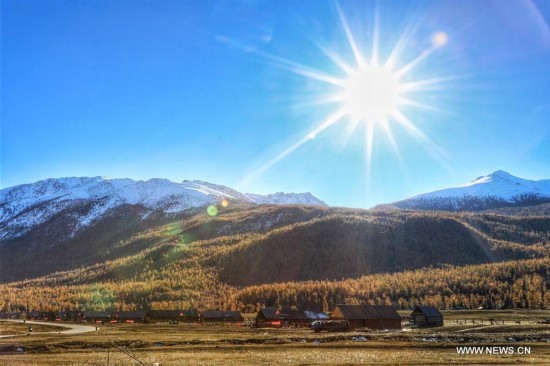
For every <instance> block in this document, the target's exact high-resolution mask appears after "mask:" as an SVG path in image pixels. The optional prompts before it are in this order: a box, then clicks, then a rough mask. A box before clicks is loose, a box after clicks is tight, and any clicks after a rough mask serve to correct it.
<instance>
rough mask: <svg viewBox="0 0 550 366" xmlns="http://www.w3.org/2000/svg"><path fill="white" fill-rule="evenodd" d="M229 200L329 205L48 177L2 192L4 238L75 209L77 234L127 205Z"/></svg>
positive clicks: (221, 190) (190, 186)
mask: <svg viewBox="0 0 550 366" xmlns="http://www.w3.org/2000/svg"><path fill="white" fill-rule="evenodd" d="M223 198H227V199H230V200H237V201H242V202H248V203H256V204H276V205H277V204H311V205H326V204H325V203H324V202H322V201H320V200H318V199H317V198H315V197H313V196H312V195H311V194H309V193H306V194H295V193H290V194H285V193H276V194H275V195H267V196H261V195H246V194H243V193H240V192H238V191H237V190H234V189H232V188H229V187H226V186H223V185H217V184H212V183H208V182H203V181H199V180H195V181H183V182H182V183H175V182H172V181H170V180H168V179H161V178H153V179H149V180H147V181H142V180H139V181H135V180H132V179H111V178H108V177H69V178H58V179H53V178H50V179H45V180H42V181H39V182H36V183H32V184H23V185H19V186H15V187H10V188H5V189H2V190H0V239H8V238H13V237H17V236H20V235H23V234H25V233H26V232H28V231H29V230H30V229H32V228H33V227H34V226H36V225H40V224H42V223H44V222H47V221H48V220H50V219H51V218H53V217H54V216H56V215H58V214H59V213H61V212H70V216H71V217H72V218H73V219H74V220H73V221H75V224H74V232H73V234H74V233H76V232H77V231H78V230H80V229H82V228H83V227H85V226H88V225H90V224H91V223H93V222H94V221H96V220H98V219H99V218H102V217H104V216H105V215H106V214H108V213H109V212H111V211H112V210H113V209H115V208H117V207H119V206H122V205H135V206H139V208H140V210H142V211H143V212H144V213H143V217H144V218H145V217H147V216H148V215H150V214H151V213H153V212H155V213H157V214H168V215H169V214H177V213H180V212H183V211H185V210H188V209H190V208H194V207H201V206H206V205H209V204H215V203H216V202H219V200H220V199H223Z"/></svg>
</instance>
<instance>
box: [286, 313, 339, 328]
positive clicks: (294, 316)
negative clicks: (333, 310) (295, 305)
mask: <svg viewBox="0 0 550 366" xmlns="http://www.w3.org/2000/svg"><path fill="white" fill-rule="evenodd" d="M279 317H280V318H281V321H282V324H283V326H291V327H307V328H309V327H310V326H311V323H312V322H314V321H316V320H329V319H330V317H329V316H328V315H327V314H325V313H323V312H315V311H309V310H290V309H286V310H285V309H283V310H281V311H280V312H279Z"/></svg>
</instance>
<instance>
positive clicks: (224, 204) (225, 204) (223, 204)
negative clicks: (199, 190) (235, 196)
mask: <svg viewBox="0 0 550 366" xmlns="http://www.w3.org/2000/svg"><path fill="white" fill-rule="evenodd" d="M222 207H223V208H226V207H229V200H228V199H227V198H224V199H223V200H222Z"/></svg>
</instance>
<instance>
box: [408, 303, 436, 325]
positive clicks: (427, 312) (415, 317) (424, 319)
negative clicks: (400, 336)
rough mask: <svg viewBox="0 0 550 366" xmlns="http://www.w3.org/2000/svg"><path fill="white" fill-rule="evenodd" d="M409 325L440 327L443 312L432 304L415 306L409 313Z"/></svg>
mask: <svg viewBox="0 0 550 366" xmlns="http://www.w3.org/2000/svg"><path fill="white" fill-rule="evenodd" d="M411 325H412V326H416V327H442V326H443V314H441V312H440V311H439V310H437V308H436V307H434V306H417V307H415V308H414V310H413V312H412V313H411Z"/></svg>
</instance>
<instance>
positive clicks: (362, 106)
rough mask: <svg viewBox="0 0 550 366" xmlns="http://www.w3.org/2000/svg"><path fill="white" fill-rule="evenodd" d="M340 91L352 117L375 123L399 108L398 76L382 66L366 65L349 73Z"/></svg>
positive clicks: (348, 113)
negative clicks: (342, 89)
mask: <svg viewBox="0 0 550 366" xmlns="http://www.w3.org/2000/svg"><path fill="white" fill-rule="evenodd" d="M343 88H344V91H343V92H342V94H341V95H340V98H341V99H342V102H343V105H344V110H345V112H346V114H347V115H349V116H350V117H351V118H352V119H353V120H357V121H363V122H368V123H376V122H381V121H384V120H386V119H387V118H388V117H389V116H391V115H393V114H395V112H396V111H397V104H398V100H399V84H398V80H397V77H396V76H395V75H393V74H392V73H391V72H390V71H387V70H384V69H383V68H380V67H375V66H365V67H363V68H361V69H359V70H357V71H355V72H353V73H351V75H349V78H348V79H347V80H345V81H344V83H343Z"/></svg>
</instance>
